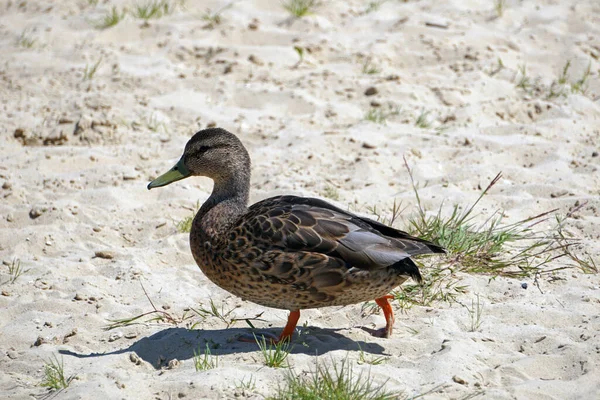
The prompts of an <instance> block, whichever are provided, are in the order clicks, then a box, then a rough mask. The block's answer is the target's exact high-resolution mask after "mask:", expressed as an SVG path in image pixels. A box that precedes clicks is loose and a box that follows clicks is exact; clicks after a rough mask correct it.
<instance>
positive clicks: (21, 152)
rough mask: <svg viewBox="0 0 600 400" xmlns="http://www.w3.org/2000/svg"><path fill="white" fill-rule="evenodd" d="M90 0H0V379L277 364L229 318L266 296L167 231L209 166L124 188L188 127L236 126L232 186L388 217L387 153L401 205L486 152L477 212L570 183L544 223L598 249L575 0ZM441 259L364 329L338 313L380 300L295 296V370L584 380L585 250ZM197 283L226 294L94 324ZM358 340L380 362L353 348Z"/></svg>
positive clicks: (495, 395)
mask: <svg viewBox="0 0 600 400" xmlns="http://www.w3.org/2000/svg"><path fill="white" fill-rule="evenodd" d="M93 3H94V2H88V1H85V0H77V1H75V0H70V1H61V2H55V1H50V0H39V1H27V2H25V1H15V0H8V1H4V2H2V3H0V49H1V50H2V52H1V53H2V56H1V57H0V104H1V107H2V110H1V113H0V120H1V124H0V145H1V147H0V187H1V188H0V197H1V198H2V201H1V202H0V260H1V261H2V265H0V282H1V283H2V285H1V286H0V291H1V295H0V398H2V399H30V398H34V397H36V398H39V397H41V396H43V395H44V394H45V393H46V392H47V389H46V388H45V387H42V386H40V383H41V382H42V381H43V380H44V376H45V372H44V366H45V365H47V363H48V362H49V360H51V359H54V357H56V359H57V360H59V361H61V360H62V363H63V365H64V370H65V374H67V376H71V375H74V376H75V379H74V380H72V382H71V383H70V386H69V387H68V388H67V389H65V390H62V391H60V392H59V393H58V394H57V395H56V397H54V398H57V399H171V398H187V399H203V398H210V399H212V398H221V399H225V398H234V397H235V398H255V399H262V398H265V396H271V395H274V394H275V393H276V391H277V388H278V387H279V386H282V385H283V384H284V382H285V376H286V371H285V369H275V368H269V367H266V366H265V365H264V362H263V359H262V355H261V353H260V351H259V350H258V347H257V345H256V344H254V343H242V342H238V341H237V340H236V337H237V336H238V335H240V334H242V333H248V332H249V327H248V325H247V324H246V323H245V322H244V321H243V319H244V318H253V317H255V316H257V315H259V314H261V313H263V312H264V313H263V314H262V316H261V317H260V319H261V321H253V324H254V325H255V326H256V327H257V328H263V329H269V330H270V331H272V332H274V333H277V334H278V333H279V330H280V329H281V328H283V326H284V325H285V321H286V318H287V312H286V311H283V310H272V309H265V308H264V307H261V306H259V305H256V304H252V303H248V302H244V301H242V300H241V299H239V298H236V297H234V296H232V295H230V294H229V293H227V292H225V291H223V290H221V289H219V288H218V287H216V286H215V285H214V284H212V283H211V282H210V281H208V280H207V278H206V277H205V276H204V275H203V274H202V273H201V271H200V270H199V269H198V267H197V266H196V264H195V263H194V260H193V258H192V256H191V253H190V249H189V242H188V235H187V234H186V233H179V232H178V229H177V223H178V222H179V221H182V220H184V219H185V218H188V217H190V216H191V215H192V213H193V211H194V210H195V209H196V207H197V204H198V202H199V203H202V202H203V201H204V200H205V199H206V198H207V197H208V195H209V194H210V191H211V188H212V183H211V181H210V180H209V179H206V178H192V179H188V180H185V181H182V182H177V183H176V184H173V185H170V186H168V187H166V188H161V189H157V190H153V191H151V192H149V191H148V190H146V185H147V183H148V181H149V180H151V179H153V178H155V177H156V176H158V175H159V174H160V173H162V172H165V171H166V170H167V169H168V168H170V167H171V166H172V165H173V163H174V162H175V161H176V160H177V159H178V158H179V156H180V155H181V153H182V151H183V146H184V145H185V143H186V142H187V140H188V139H189V138H190V137H191V135H192V134H193V133H195V132H196V131H197V130H199V129H202V128H206V127H207V126H215V125H216V126H219V127H222V128H225V129H227V130H229V131H231V132H233V133H235V134H236V135H238V136H239V138H240V139H241V140H242V142H243V143H244V144H245V145H246V146H247V148H248V150H249V152H250V154H251V157H252V160H253V169H252V172H253V179H252V193H251V201H252V202H255V201H258V200H260V199H263V198H266V197H269V196H273V195H277V194H299V195H304V196H312V197H321V198H325V199H329V200H330V201H332V202H334V203H335V204H337V205H339V206H340V207H343V208H350V209H351V210H353V211H356V212H360V213H361V214H363V215H367V216H372V211H373V207H376V209H378V210H383V211H382V212H383V213H384V214H385V213H388V211H387V210H389V208H390V207H391V206H392V204H393V203H394V201H397V202H400V201H401V202H402V204H403V207H406V209H405V210H404V212H403V215H404V216H406V217H408V216H410V215H411V214H413V215H414V213H415V212H416V201H415V196H414V193H413V190H412V186H411V181H410V177H409V174H408V171H407V169H406V167H405V163H404V159H403V158H405V159H406V162H407V163H408V164H409V165H410V167H411V168H412V171H413V175H414V179H415V181H416V182H417V184H418V185H419V187H420V191H419V194H420V197H421V200H422V202H423V206H424V207H425V208H427V209H428V210H432V211H434V212H435V210H437V209H438V208H439V207H442V210H444V212H445V213H448V214H449V213H450V212H451V210H452V206H453V205H454V204H460V205H468V204H470V203H472V202H473V201H475V200H476V199H477V197H478V196H479V194H480V193H481V190H482V189H483V188H485V187H486V186H487V185H488V183H489V182H490V181H491V180H492V179H493V178H494V176H496V174H497V173H499V172H502V178H501V179H500V181H499V182H498V183H497V184H496V185H495V186H494V187H493V188H492V189H491V190H490V192H489V193H488V195H487V196H485V197H484V199H483V200H482V201H481V202H480V204H479V205H478V211H477V212H478V213H480V215H479V216H478V217H477V221H479V222H481V223H483V222H484V221H485V219H486V218H487V217H489V216H490V215H492V214H493V212H494V211H495V210H498V209H501V210H504V213H505V216H506V218H505V221H506V222H507V223H510V222H516V221H519V220H521V219H524V218H527V217H531V216H534V215H537V214H540V213H542V212H545V211H548V210H552V209H558V211H556V214H557V215H566V214H567V213H569V211H570V210H572V209H575V208H577V211H576V213H575V215H573V218H570V219H569V220H567V221H566V222H565V227H564V230H565V232H567V233H568V234H570V235H572V236H573V237H574V238H577V239H578V243H579V244H578V245H577V246H576V248H575V249H574V251H575V252H577V253H578V254H580V255H581V256H582V257H587V255H591V256H592V257H593V258H595V259H596V260H598V256H597V255H598V254H600V241H599V240H598V239H599V237H600V230H599V228H598V226H600V171H599V168H600V156H599V152H600V100H599V98H600V79H599V73H600V60H599V57H600V5H599V4H598V3H597V2H595V1H592V0H588V1H581V2H576V4H575V3H574V2H571V1H567V0H547V1H536V2H521V1H513V0H507V1H506V2H504V8H503V10H502V11H503V12H502V15H498V14H499V13H498V11H497V10H496V9H495V6H494V4H495V3H498V2H494V1H492V0H490V1H463V0H460V1H459V0H453V1H447V2H437V1H426V0H423V1H416V0H415V1H413V0H410V1H387V2H381V4H379V3H376V2H373V3H369V2H366V1H335V2H323V4H321V5H320V7H318V8H317V9H316V10H315V11H314V13H312V14H311V15H308V16H305V17H302V18H292V17H291V16H290V14H289V13H288V12H287V11H286V10H285V9H283V7H281V3H280V2H279V1H266V0H256V1H244V2H241V1H240V2H235V3H231V5H230V7H226V8H225V9H223V10H222V12H221V13H220V17H221V18H220V21H219V23H216V22H213V23H211V22H210V21H208V20H207V19H206V18H203V16H205V13H206V9H207V8H210V9H211V10H212V12H215V11H216V10H219V9H221V7H224V6H226V5H227V4H229V3H227V2H219V1H207V2H193V1H188V2H186V4H185V7H181V6H179V4H178V3H176V2H172V5H173V6H174V7H175V9H174V11H173V12H172V13H170V14H169V15H166V16H164V17H163V18H160V19H151V20H149V21H147V22H144V21H143V20H140V19H136V18H134V17H133V16H132V15H131V13H130V14H128V15H127V16H126V17H125V19H124V20H122V21H120V22H119V23H118V24H116V25H115V26H113V27H109V28H106V29H100V28H98V27H96V25H97V24H98V23H99V21H100V20H101V19H102V18H103V16H104V15H106V13H108V12H109V11H110V10H111V8H112V7H113V6H115V7H116V9H117V10H123V9H124V8H126V7H127V8H128V9H129V10H133V8H134V7H133V5H134V4H135V2H133V1H112V0H110V1H100V2H98V4H96V5H94V4H93ZM295 47H297V48H299V49H301V51H300V52H301V53H302V58H300V54H299V52H298V51H297V50H295ZM567 62H570V64H569V67H568V69H567V71H566V74H563V71H564V69H565V65H566V64H567ZM95 66H96V68H95ZM586 71H588V72H589V73H586ZM561 74H563V78H564V79H563V81H564V82H563V81H561V82H563V83H562V84H561V83H558V82H559V80H560V78H561ZM419 116H421V119H420V121H419V123H417V120H418V119H419ZM386 215H387V214H386ZM554 224H556V222H555V221H553V220H552V219H549V220H548V221H546V222H544V223H543V224H540V226H538V227H537V228H539V229H541V230H544V229H546V230H547V229H551V227H552V226H554ZM396 226H397V227H399V228H401V229H406V228H407V225H406V219H403V220H402V221H399V222H397V224H396ZM433 261H434V259H427V260H424V261H423V262H424V263H425V267H424V270H425V271H424V272H426V269H427V265H428V264H431V263H432V262H433ZM19 263H20V266H21V268H22V274H21V275H20V276H18V277H17V279H15V280H14V282H11V277H14V274H13V275H11V274H10V272H9V270H10V268H11V267H16V266H17V265H19ZM572 264H573V263H572V262H569V260H567V259H566V258H562V259H558V260H555V261H552V262H551V263H550V264H549V265H547V266H545V268H546V269H555V268H562V267H565V266H569V265H572ZM454 277H455V278H456V279H460V281H459V282H458V283H457V285H462V286H465V287H466V288H465V293H460V294H458V295H457V297H456V301H454V302H452V301H435V302H433V303H432V304H429V305H423V306H419V305H416V306H414V307H412V308H410V309H409V310H406V311H405V312H402V311H401V310H400V309H399V306H398V304H397V303H395V304H394V307H395V309H396V310H397V311H396V314H397V315H396V324H395V331H394V335H393V337H392V338H389V339H380V338H375V337H373V336H371V335H370V334H369V333H368V332H367V331H365V330H364V329H362V328H363V327H367V328H370V329H374V328H379V327H382V326H383V325H384V324H385V321H384V318H383V316H382V315H381V313H377V312H376V313H374V314H371V313H369V312H366V311H365V310H364V309H363V308H361V305H360V304H358V305H353V306H347V307H342V308H340V307H338V308H326V309H317V310H307V311H304V312H302V316H301V320H300V323H299V327H300V330H301V335H300V336H299V337H297V339H296V340H295V346H294V349H293V351H292V354H291V355H290V356H289V358H288V362H289V365H290V366H291V367H292V368H293V369H294V370H295V371H296V372H298V373H301V374H302V373H309V374H310V371H314V369H315V363H316V362H318V363H319V364H322V365H331V364H332V363H333V364H336V365H339V364H340V363H341V362H342V361H344V360H346V362H347V363H348V365H350V366H352V368H354V371H355V373H356V374H360V373H362V374H363V376H366V375H367V374H370V379H371V380H372V381H373V382H375V383H377V384H380V383H385V387H386V388H387V389H389V390H396V391H402V392H403V393H404V394H405V395H406V396H408V397H411V396H417V395H419V394H424V393H427V394H425V395H424V396H423V398H425V399H460V398H470V397H469V396H480V397H479V398H489V399H591V398H598V397H599V396H600V380H599V379H598V376H599V375H600V372H599V371H600V334H599V333H598V332H600V318H599V314H600V313H599V311H600V277H599V276H598V275H597V274H584V273H582V272H581V271H580V270H579V269H577V268H569V269H561V270H558V271H556V272H553V273H545V274H541V275H539V276H538V277H537V279H534V277H529V278H520V279H517V278H506V277H494V278H492V277H491V276H489V275H473V274H466V273H461V272H457V273H455V274H454ZM523 283H527V284H528V286H527V288H526V289H525V288H523V286H524V285H522V284H523ZM477 299H479V301H480V304H481V305H483V308H482V310H481V320H480V326H479V327H477V329H472V328H473V326H472V323H473V321H472V316H471V313H469V308H470V309H473V304H474V303H473V302H474V301H477ZM211 300H212V301H213V302H214V304H215V305H216V306H217V307H218V309H219V310H222V312H224V313H226V312H229V311H231V312H230V313H229V314H228V316H227V317H226V318H224V320H221V319H219V318H217V317H214V316H210V315H209V316H207V317H206V318H204V319H201V318H196V317H192V318H189V319H187V320H184V321H179V323H176V324H174V323H168V321H163V322H158V321H155V322H152V323H146V324H136V325H130V326H125V327H120V328H117V329H113V330H105V329H104V328H105V327H106V326H107V325H108V324H109V323H110V320H115V319H121V318H132V317H134V316H136V315H139V314H142V313H146V312H149V311H152V310H153V305H154V306H155V307H156V309H158V310H160V311H164V312H168V313H169V314H170V315H172V316H173V317H174V318H179V319H181V318H182V317H183V316H184V315H187V316H193V311H191V310H192V309H196V310H197V309H199V308H200V307H204V308H210V301H211ZM150 301H151V302H152V303H151V302H150ZM186 310H187V311H186ZM152 316H153V315H150V316H149V317H148V318H150V317H152ZM154 316H156V314H155V315H154ZM231 318H237V319H240V321H237V322H236V323H234V324H231V323H229V322H230V320H231ZM146 319H147V318H146ZM143 320H145V319H143ZM192 324H193V325H192ZM228 325H230V326H228ZM188 328H192V329H188ZM206 343H209V344H210V345H211V346H212V347H213V350H212V352H213V354H218V363H219V365H218V367H217V368H214V369H210V370H208V371H198V372H197V371H196V369H195V367H194V360H193V358H194V350H197V349H198V348H200V349H204V347H205V345H206ZM360 349H362V351H363V352H364V353H363V355H365V356H366V357H367V358H368V359H371V358H373V357H381V356H383V357H385V361H384V362H383V363H381V364H379V365H369V364H368V363H360V361H361V360H360V354H361V352H360ZM317 357H318V358H317ZM242 382H244V383H250V382H252V383H254V385H248V386H251V387H250V388H245V389H244V388H243V387H242V386H243V385H242ZM252 386H253V387H252Z"/></svg>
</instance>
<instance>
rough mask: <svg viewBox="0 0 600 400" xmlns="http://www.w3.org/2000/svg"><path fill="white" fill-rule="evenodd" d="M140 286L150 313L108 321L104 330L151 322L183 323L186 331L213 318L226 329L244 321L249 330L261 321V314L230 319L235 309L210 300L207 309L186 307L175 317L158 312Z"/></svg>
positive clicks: (162, 311) (167, 313)
mask: <svg viewBox="0 0 600 400" xmlns="http://www.w3.org/2000/svg"><path fill="white" fill-rule="evenodd" d="M140 286H141V287H142V290H143V291H144V295H145V296H146V298H147V299H148V301H149V302H150V305H151V306H152V311H148V312H145V313H142V314H138V315H136V316H134V317H128V318H121V319H114V320H109V321H110V324H109V325H107V326H106V327H105V328H104V329H105V330H111V329H116V328H121V327H124V326H130V325H135V324H148V323H153V322H154V323H167V324H171V325H179V324H182V323H184V322H185V323H186V328H187V329H194V328H195V327H196V326H197V325H198V324H199V323H200V322H202V321H204V320H205V319H206V318H208V317H214V318H217V319H219V320H221V321H222V322H223V323H225V324H226V325H227V328H229V327H230V326H232V325H233V324H235V323H236V322H238V321H245V322H246V323H247V324H248V325H249V326H250V327H251V328H254V326H253V325H252V321H263V320H262V319H261V318H260V317H261V316H262V313H260V314H257V315H255V316H254V317H244V318H234V317H230V315H231V313H232V312H233V310H235V307H234V308H232V309H230V310H228V311H225V310H224V306H221V309H219V308H218V307H217V305H216V304H215V302H214V301H213V300H212V299H210V303H209V308H205V307H204V306H200V307H198V308H192V307H188V308H186V309H184V312H183V313H182V315H181V316H177V315H174V314H171V313H169V312H167V311H164V310H159V309H158V308H156V306H155V305H154V303H153V302H152V299H150V296H148V292H146V289H145V288H144V285H143V284H142V281H141V280H140Z"/></svg>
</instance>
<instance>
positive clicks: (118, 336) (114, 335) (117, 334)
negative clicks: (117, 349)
mask: <svg viewBox="0 0 600 400" xmlns="http://www.w3.org/2000/svg"><path fill="white" fill-rule="evenodd" d="M122 337H123V333H122V332H114V333H112V334H111V335H110V336H109V337H108V341H109V342H114V341H116V340H119V339H121V338H122Z"/></svg>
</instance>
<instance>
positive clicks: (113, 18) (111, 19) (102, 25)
mask: <svg viewBox="0 0 600 400" xmlns="http://www.w3.org/2000/svg"><path fill="white" fill-rule="evenodd" d="M124 18H125V11H119V9H118V8H117V7H116V6H113V7H112V8H111V9H110V11H109V12H108V13H106V14H105V15H104V16H103V17H102V18H101V19H100V20H99V21H97V22H96V23H95V26H96V28H98V29H107V28H111V27H113V26H115V25H117V24H118V23H119V22H121V21H122V20H123V19H124Z"/></svg>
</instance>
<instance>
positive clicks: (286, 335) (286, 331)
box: [277, 310, 300, 342]
mask: <svg viewBox="0 0 600 400" xmlns="http://www.w3.org/2000/svg"><path fill="white" fill-rule="evenodd" d="M299 319H300V310H294V311H290V315H289V317H288V320H287V324H286V325H285V328H283V331H282V332H281V335H279V339H277V342H282V341H284V340H288V341H290V340H292V335H293V334H294V330H295V329H296V324H297V323H298V320H299Z"/></svg>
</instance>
